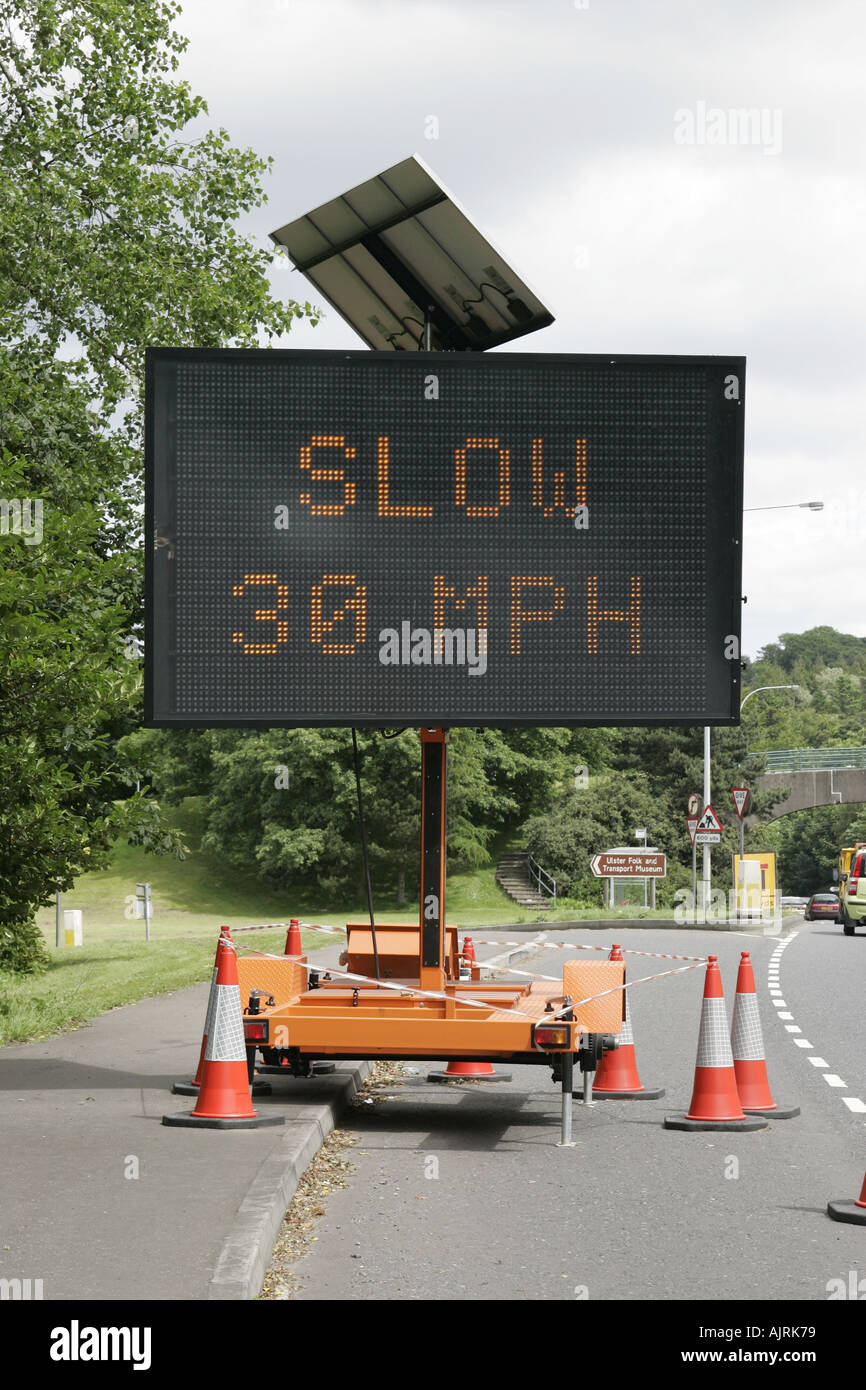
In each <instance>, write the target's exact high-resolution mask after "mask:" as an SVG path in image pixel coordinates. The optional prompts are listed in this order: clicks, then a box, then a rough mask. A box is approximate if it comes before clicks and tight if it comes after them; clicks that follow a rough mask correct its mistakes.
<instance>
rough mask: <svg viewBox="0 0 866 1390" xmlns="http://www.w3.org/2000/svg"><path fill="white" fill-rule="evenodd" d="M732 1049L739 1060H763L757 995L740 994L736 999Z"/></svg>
mask: <svg viewBox="0 0 866 1390" xmlns="http://www.w3.org/2000/svg"><path fill="white" fill-rule="evenodd" d="M731 1050H732V1052H733V1054H734V1059H735V1060H736V1061H737V1062H763V1061H764V1040H763V1038H762V1037H761V1018H760V1015H759V1013H758V998H757V995H755V994H752V993H749V994H738V995H737V996H736V999H735V1000H734V1028H733V1033H732V1034H731Z"/></svg>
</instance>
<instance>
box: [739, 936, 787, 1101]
mask: <svg viewBox="0 0 866 1390" xmlns="http://www.w3.org/2000/svg"><path fill="white" fill-rule="evenodd" d="M731 1052H732V1053H733V1057H734V1074H735V1076H736V1078H737V1092H738V1094H739V1097H740V1104H741V1106H742V1107H743V1110H744V1111H745V1113H746V1114H747V1115H766V1116H767V1118H768V1119H774V1120H790V1119H793V1117H794V1116H795V1115H799V1113H800V1107H799V1105H791V1106H788V1107H786V1108H782V1109H780V1108H779V1106H778V1105H777V1104H776V1102H775V1101H774V1100H773V1097H772V1095H771V1093H770V1081H769V1078H768V1076H767V1061H766V1058H765V1056H764V1039H763V1036H762V1034H761V1018H760V1014H759V1013H758V995H757V992H756V990H755V976H754V974H753V972H752V961H751V958H750V955H749V952H748V951H743V952H742V954H741V956H740V970H739V974H738V975H737V993H736V996H735V998H734V1023H733V1027H732V1029H731Z"/></svg>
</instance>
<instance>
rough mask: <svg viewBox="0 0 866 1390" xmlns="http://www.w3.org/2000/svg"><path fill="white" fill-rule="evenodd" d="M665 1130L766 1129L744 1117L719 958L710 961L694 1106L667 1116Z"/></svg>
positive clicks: (759, 1121)
mask: <svg viewBox="0 0 866 1390" xmlns="http://www.w3.org/2000/svg"><path fill="white" fill-rule="evenodd" d="M664 1124H665V1129H740V1130H754V1129H766V1128H767V1122H766V1120H765V1119H764V1118H763V1117H762V1116H759V1115H744V1114H743V1107H742V1106H741V1105H740V1098H739V1096H738V1095H737V1078H736V1075H735V1073H734V1059H733V1056H732V1055H731V1044H730V1039H729V1037H728V1020H727V1015H726V1014H725V996H724V994H723V993H722V977H721V973H720V971H719V960H718V956H710V957H709V959H708V961H707V975H706V981H705V983H704V1001H703V1005H702V1008H701V1030H700V1033H699V1035H698V1056H697V1060H696V1062H695V1085H694V1090H693V1091H692V1103H691V1105H690V1106H689V1108H688V1111H687V1112H686V1114H685V1115H666V1116H665V1120H664Z"/></svg>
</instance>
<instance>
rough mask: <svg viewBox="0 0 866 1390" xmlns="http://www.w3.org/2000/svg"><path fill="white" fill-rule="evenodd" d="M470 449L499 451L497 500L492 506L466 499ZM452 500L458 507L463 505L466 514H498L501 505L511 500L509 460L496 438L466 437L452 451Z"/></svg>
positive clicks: (507, 504) (505, 450)
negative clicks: (470, 503) (462, 442)
mask: <svg viewBox="0 0 866 1390" xmlns="http://www.w3.org/2000/svg"><path fill="white" fill-rule="evenodd" d="M470 449H496V450H497V451H498V453H499V502H498V504H497V505H496V506H495V507H494V506H490V505H486V504H485V505H483V506H482V505H480V504H476V503H473V504H472V505H471V506H470V505H469V504H468V503H467V501H466V473H467V466H466V460H467V458H468V455H469V450H470ZM454 501H455V502H456V504H457V506H458V507H465V509H466V515H467V516H498V515H499V511H500V508H501V507H507V506H509V504H510V502H511V460H510V457H509V453H508V450H507V449H502V448H500V446H499V440H498V439H481V438H471V439H467V440H466V443H465V444H464V445H462V446H461V448H459V449H455V451H454Z"/></svg>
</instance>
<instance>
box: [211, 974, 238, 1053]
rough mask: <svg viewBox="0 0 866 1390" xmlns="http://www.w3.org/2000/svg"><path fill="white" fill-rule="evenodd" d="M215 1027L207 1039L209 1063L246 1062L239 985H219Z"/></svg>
mask: <svg viewBox="0 0 866 1390" xmlns="http://www.w3.org/2000/svg"><path fill="white" fill-rule="evenodd" d="M214 992H215V995H216V1000H215V1004H214V1017H213V1020H212V1023H213V1026H212V1028H211V1031H210V1032H209V1033H208V1037H207V1050H206V1052H205V1060H206V1061H208V1062H245V1061H246V1060H247V1049H246V1045H245V1043H244V1018H243V1013H242V1012H241V991H240V986H239V985H217V987H216V990H215V991H214Z"/></svg>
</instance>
